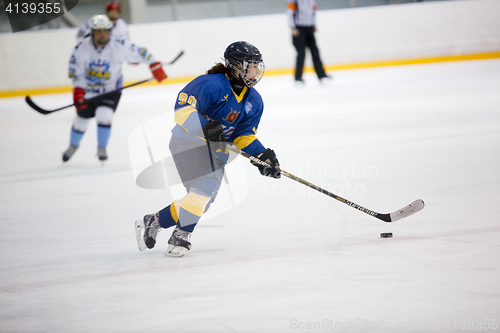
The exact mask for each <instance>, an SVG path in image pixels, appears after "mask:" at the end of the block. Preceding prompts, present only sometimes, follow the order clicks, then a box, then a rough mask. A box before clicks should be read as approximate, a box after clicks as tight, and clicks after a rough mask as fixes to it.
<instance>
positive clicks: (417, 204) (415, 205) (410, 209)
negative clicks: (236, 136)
mask: <svg viewBox="0 0 500 333" xmlns="http://www.w3.org/2000/svg"><path fill="white" fill-rule="evenodd" d="M229 150H231V151H233V152H235V153H237V154H239V155H241V156H243V157H246V158H248V159H249V160H251V161H253V162H255V163H257V164H260V165H263V166H267V167H270V165H269V164H267V163H266V162H263V161H261V160H259V159H258V158H256V157H254V156H251V155H250V154H247V153H245V152H244V151H242V150H239V149H237V148H234V147H229ZM281 174H282V175H284V176H285V177H288V178H290V179H292V180H295V181H296V182H299V183H301V184H302V185H306V186H307V187H310V188H312V189H315V190H316V191H319V192H321V193H323V194H326V195H328V196H329V197H332V198H334V199H336V200H338V201H340V202H342V203H345V204H346V205H348V206H351V207H352V208H355V209H357V210H359V211H361V212H363V213H365V214H368V215H371V216H373V217H376V218H377V219H379V220H382V221H384V222H394V221H397V220H400V219H402V218H405V217H408V216H410V215H413V214H415V213H417V212H419V211H421V210H422V209H423V208H424V201H423V200H421V199H418V200H415V201H413V202H412V203H411V204H409V205H408V206H405V207H403V208H401V209H399V210H397V211H395V212H392V213H387V214H381V213H377V212H374V211H373V210H370V209H368V208H365V207H362V206H360V205H358V204H357V203H354V202H352V201H349V200H347V199H344V198H342V197H340V196H338V195H336V194H333V193H331V192H329V191H327V190H325V189H323V188H321V187H319V186H316V185H314V184H311V183H309V182H308V181H305V180H303V179H302V178H299V177H297V176H294V175H292V174H291V173H288V172H286V171H284V170H283V169H282V170H281Z"/></svg>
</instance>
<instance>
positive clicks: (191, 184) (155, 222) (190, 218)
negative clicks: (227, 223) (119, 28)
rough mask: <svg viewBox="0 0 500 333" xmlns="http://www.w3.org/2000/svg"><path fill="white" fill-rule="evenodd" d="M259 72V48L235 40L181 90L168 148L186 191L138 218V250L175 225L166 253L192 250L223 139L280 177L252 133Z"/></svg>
mask: <svg viewBox="0 0 500 333" xmlns="http://www.w3.org/2000/svg"><path fill="white" fill-rule="evenodd" d="M263 74H264V62H263V60H262V54H261V53H260V51H259V50H258V49H257V48H256V47H255V46H253V45H252V44H250V43H247V42H243V41H239V42H235V43H232V44H230V45H229V46H228V47H227V48H226V50H225V52H224V64H222V63H218V64H216V65H215V66H214V67H212V68H211V69H210V70H208V71H207V73H206V74H205V75H201V76H198V77H197V78H196V79H194V80H193V81H191V82H190V83H189V84H188V85H187V86H186V87H184V88H183V89H182V90H181V91H180V93H179V95H178V97H177V101H176V104H175V116H174V120H175V123H176V125H175V127H174V128H173V129H172V138H171V140H170V145H169V148H170V151H171V152H172V156H173V159H174V163H175V166H176V168H177V171H178V172H179V175H180V178H181V180H182V183H183V185H184V186H185V187H186V191H187V194H186V196H184V198H182V199H181V200H175V201H174V202H173V203H171V204H170V205H169V206H167V207H165V208H163V209H162V210H160V211H159V212H156V213H154V214H148V215H146V216H144V218H143V219H141V220H137V221H136V235H137V242H138V245H139V249H140V250H141V251H142V250H144V249H146V248H150V249H152V248H153V247H154V246H155V244H156V236H157V234H158V232H159V231H160V230H162V229H166V228H170V227H173V226H175V229H174V231H173V233H172V236H171V237H170V239H169V240H168V249H167V252H165V255H167V256H174V257H180V256H183V255H184V254H185V253H186V252H187V251H189V250H190V249H191V243H190V236H191V233H192V232H193V230H194V228H195V226H196V224H197V223H198V221H199V220H200V218H201V216H202V215H203V213H205V212H206V211H207V209H208V208H209V206H210V204H211V203H212V202H213V201H214V199H215V197H216V195H217V191H218V189H219V187H220V185H221V182H222V179H223V176H224V166H225V164H226V162H227V160H228V157H229V150H228V149H227V146H226V144H233V145H234V146H236V147H237V148H239V149H241V150H243V151H244V152H246V153H248V154H250V155H252V156H255V157H257V158H258V159H260V160H262V161H265V162H267V163H268V164H269V165H271V167H270V168H269V167H268V168H266V167H263V166H261V165H256V166H257V167H258V168H259V170H260V172H261V173H262V174H263V175H265V176H270V177H274V178H280V176H281V174H280V168H279V163H278V159H277V158H276V155H275V153H274V151H273V150H272V149H269V148H268V149H266V148H265V147H264V146H263V145H262V143H261V142H260V141H259V140H258V139H257V137H256V136H255V134H256V131H257V127H258V125H259V121H260V118H261V116H262V111H263V107H264V105H263V102H262V98H261V96H260V95H259V93H258V92H257V91H256V90H255V88H253V87H254V86H255V85H256V84H257V83H258V82H259V81H260V79H261V78H262V75H263Z"/></svg>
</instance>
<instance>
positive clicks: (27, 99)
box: [25, 96, 50, 114]
mask: <svg viewBox="0 0 500 333" xmlns="http://www.w3.org/2000/svg"><path fill="white" fill-rule="evenodd" d="M25 100H26V103H28V105H29V106H31V107H32V108H33V109H34V110H35V111H37V112H40V113H41V114H49V113H50V112H49V111H47V110H44V109H42V108H41V107H39V106H38V105H36V104H35V102H33V101H32V100H31V97H29V96H26V98H25Z"/></svg>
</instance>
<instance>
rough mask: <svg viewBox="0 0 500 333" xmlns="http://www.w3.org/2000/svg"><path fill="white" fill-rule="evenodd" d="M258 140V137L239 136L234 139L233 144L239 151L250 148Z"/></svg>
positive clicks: (251, 135)
mask: <svg viewBox="0 0 500 333" xmlns="http://www.w3.org/2000/svg"><path fill="white" fill-rule="evenodd" d="M255 140H257V137H256V136H255V135H253V134H250V135H244V136H239V137H237V138H236V139H234V141H233V143H234V145H235V146H236V147H237V148H238V149H243V148H246V147H248V146H249V145H250V144H251V143H252V142H254V141H255Z"/></svg>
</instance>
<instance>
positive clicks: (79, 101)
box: [73, 87, 87, 111]
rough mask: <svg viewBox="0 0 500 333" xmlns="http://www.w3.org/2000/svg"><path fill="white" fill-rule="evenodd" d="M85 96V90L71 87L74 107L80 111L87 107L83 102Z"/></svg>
mask: <svg viewBox="0 0 500 333" xmlns="http://www.w3.org/2000/svg"><path fill="white" fill-rule="evenodd" d="M84 97H85V90H84V89H83V88H80V87H76V88H73V101H74V102H75V108H76V109H77V110H78V111H81V110H83V109H85V108H86V107H87V104H83V99H84Z"/></svg>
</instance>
